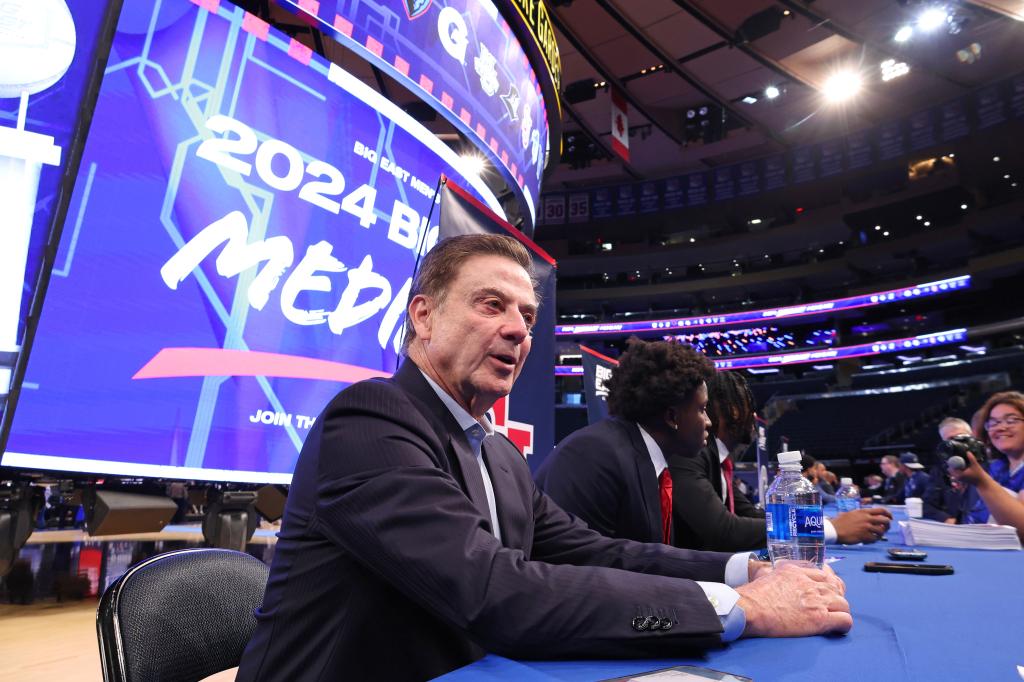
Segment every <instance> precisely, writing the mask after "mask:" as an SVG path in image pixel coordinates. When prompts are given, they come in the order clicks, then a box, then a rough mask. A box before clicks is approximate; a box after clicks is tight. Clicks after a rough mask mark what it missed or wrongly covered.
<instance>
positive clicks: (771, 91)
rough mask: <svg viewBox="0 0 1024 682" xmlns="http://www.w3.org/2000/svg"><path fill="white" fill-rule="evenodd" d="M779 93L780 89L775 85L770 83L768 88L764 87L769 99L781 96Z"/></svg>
mask: <svg viewBox="0 0 1024 682" xmlns="http://www.w3.org/2000/svg"><path fill="white" fill-rule="evenodd" d="M779 94H780V93H779V89H778V88H777V87H775V86H774V85H769V86H768V87H767V88H765V89H764V96H765V97H767V98H768V99H775V98H776V97H778V96H779Z"/></svg>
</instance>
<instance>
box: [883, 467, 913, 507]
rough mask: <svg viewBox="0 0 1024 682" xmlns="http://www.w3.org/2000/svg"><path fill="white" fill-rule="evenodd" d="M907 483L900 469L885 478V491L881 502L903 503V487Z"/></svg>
mask: <svg viewBox="0 0 1024 682" xmlns="http://www.w3.org/2000/svg"><path fill="white" fill-rule="evenodd" d="M906 483H907V477H906V476H904V475H903V472H902V471H897V472H896V473H895V474H894V475H893V476H892V477H890V478H887V479H885V492H884V493H883V494H882V502H883V503H885V504H903V500H904V498H905V497H906V495H905V494H904V492H903V487H904V486H905V485H906Z"/></svg>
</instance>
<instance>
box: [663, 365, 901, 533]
mask: <svg viewBox="0 0 1024 682" xmlns="http://www.w3.org/2000/svg"><path fill="white" fill-rule="evenodd" d="M708 401H709V402H708V416H709V417H710V419H711V436H710V437H709V438H708V441H707V444H706V445H705V447H704V448H703V449H702V450H701V451H700V453H699V454H698V455H697V456H696V457H670V458H669V469H670V471H671V472H672V493H673V504H672V511H673V519H674V527H675V543H676V545H677V546H679V547H688V548H690V549H708V550H717V551H735V550H739V549H751V548H759V547H764V546H765V544H766V542H767V537H766V530H765V519H764V517H765V514H764V511H763V510H760V509H758V508H757V507H755V506H754V505H753V504H752V503H751V502H750V500H749V499H748V498H747V496H746V495H744V494H743V493H742V492H741V491H740V490H739V485H738V484H739V478H738V477H734V476H733V458H734V457H737V456H738V455H739V454H741V453H742V452H743V451H745V450H746V449H747V448H748V447H749V446H750V444H751V443H752V442H753V438H754V399H753V395H752V394H751V392H750V388H749V387H748V386H747V382H746V380H745V379H744V378H743V375H742V374H740V373H739V372H717V373H716V374H715V375H714V376H713V377H712V378H711V380H710V381H708ZM890 520H891V515H890V514H889V512H888V511H887V510H885V509H858V510H855V511H851V512H846V513H843V514H839V515H838V516H836V517H835V518H833V519H831V520H829V519H825V540H826V542H840V543H847V544H855V543H859V542H875V541H876V540H878V538H880V537H881V536H882V535H884V534H885V531H886V530H888V528H889V523H890Z"/></svg>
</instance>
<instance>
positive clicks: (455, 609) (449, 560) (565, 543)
mask: <svg viewBox="0 0 1024 682" xmlns="http://www.w3.org/2000/svg"><path fill="white" fill-rule="evenodd" d="M483 456H484V460H485V463H486V465H487V468H488V471H489V472H490V477H491V479H492V482H493V486H494V493H495V497H496V500H497V514H498V522H499V524H500V526H501V536H502V542H499V541H498V540H497V539H496V538H495V537H494V535H493V534H492V533H491V526H490V520H489V519H490V516H489V513H488V511H487V506H486V504H487V503H486V497H485V494H484V490H483V483H482V479H481V478H480V475H479V467H478V466H477V463H476V460H475V458H474V456H473V454H472V451H471V450H470V448H469V445H468V443H467V441H466V438H465V435H464V434H463V433H462V431H461V430H460V429H459V427H458V425H457V423H456V421H455V419H454V417H453V416H452V415H451V413H450V412H449V411H448V409H447V408H446V407H445V406H444V403H442V402H441V401H440V400H439V399H438V397H437V395H436V394H435V393H434V392H433V390H432V389H431V387H430V386H429V384H427V382H426V380H425V379H424V378H423V376H422V374H421V373H420V372H419V370H418V368H417V367H416V366H415V365H414V364H413V363H412V362H410V361H406V362H405V363H404V364H403V366H402V367H401V369H399V371H398V373H397V374H396V375H395V376H394V377H393V378H392V379H388V380H380V379H378V380H370V381H364V382H360V383H358V384H354V385H352V386H350V387H348V388H347V389H345V390H344V391H342V392H341V393H339V394H338V395H337V396H336V397H335V398H334V399H333V400H332V401H331V403H330V404H329V405H328V406H327V408H326V409H325V410H324V411H323V413H321V415H320V416H319V417H318V418H317V420H316V423H315V425H314V426H313V428H312V429H310V433H309V436H308V437H307V438H306V442H305V445H304V446H303V448H302V452H301V454H300V455H299V460H298V463H297V465H296V468H295V473H294V477H293V479H292V486H291V491H290V494H289V495H288V502H287V505H286V508H285V514H284V521H283V524H282V527H281V533H280V536H279V538H280V539H279V540H278V543H277V547H276V550H275V553H274V559H273V562H272V565H271V569H270V578H269V581H268V583H267V591H266V594H265V595H264V599H263V605H262V606H261V607H260V608H259V609H258V610H257V612H256V617H257V625H256V631H255V633H254V635H253V638H252V640H251V641H250V642H249V646H248V647H247V649H246V651H245V654H244V655H243V658H242V662H241V665H240V667H239V672H238V677H237V679H238V680H240V681H242V682H246V681H249V680H340V679H352V680H359V679H380V680H421V679H427V678H431V677H435V676H437V675H441V674H442V673H445V672H447V671H450V670H453V669H455V668H457V667H459V666H463V665H466V664H468V663H471V662H473V661H475V660H477V659H479V658H481V657H482V656H483V655H484V654H485V653H486V652H494V653H497V654H500V655H504V656H509V657H516V658H531V657H532V658H557V657H576V658H588V657H609V656H614V657H639V656H659V657H669V656H679V655H681V654H680V653H679V652H680V650H682V649H691V650H692V649H694V648H701V647H708V646H714V645H717V644H718V643H720V641H721V638H720V634H721V631H722V625H721V621H720V619H719V617H718V616H717V615H716V613H715V611H714V609H713V608H712V607H711V605H710V604H709V602H708V600H707V598H706V597H705V595H704V592H703V591H702V590H701V588H700V586H699V585H697V584H696V583H694V582H691V581H690V580H684V579H680V578H690V579H693V580H706V581H717V582H721V581H722V580H723V579H724V573H725V565H726V562H727V561H728V559H729V555H728V554H712V553H698V552H688V551H685V550H679V549H675V548H672V547H668V546H665V545H660V544H657V545H655V544H640V543H635V542H630V541H625V540H612V539H608V538H605V537H603V536H601V535H600V534H598V533H597V532H595V531H592V530H590V529H588V528H587V527H586V526H585V525H584V524H583V523H581V522H580V521H578V520H576V519H573V518H572V517H571V516H569V515H568V514H566V513H565V512H563V511H562V510H561V509H559V508H558V507H557V506H556V505H555V504H554V503H553V502H552V501H551V500H550V499H549V498H548V497H547V496H546V495H543V494H542V493H540V492H539V491H538V489H537V488H536V486H535V485H534V483H533V479H532V478H531V476H530V471H529V468H528V467H527V465H526V461H525V460H524V459H523V457H522V456H521V455H520V453H519V451H518V450H516V448H515V446H514V445H512V443H511V442H510V441H508V440H507V439H505V438H503V437H500V436H496V437H492V438H488V439H487V440H486V441H485V442H484V446H483ZM474 474H475V475H474ZM620 569H624V570H620ZM629 571H643V572H645V573H647V574H650V575H645V574H641V573H634V572H629ZM638 617H640V620H639V621H638V620H636V619H637V618H638ZM652 619H653V620H652ZM652 622H653V623H657V624H658V625H659V627H658V629H656V630H655V629H652V628H650V627H646V628H645V627H644V626H643V623H652ZM637 623H639V624H640V625H637ZM634 626H636V627H634ZM665 626H668V627H665Z"/></svg>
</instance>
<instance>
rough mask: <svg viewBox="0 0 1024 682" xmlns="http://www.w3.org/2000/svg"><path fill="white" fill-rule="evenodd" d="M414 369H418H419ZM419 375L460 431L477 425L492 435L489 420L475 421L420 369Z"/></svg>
mask: <svg viewBox="0 0 1024 682" xmlns="http://www.w3.org/2000/svg"><path fill="white" fill-rule="evenodd" d="M416 369H419V367H417V368H416ZM420 374H422V375H423V378H424V379H426V380H427V383H428V384H430V388H432V389H434V393H436V394H437V397H438V398H440V399H441V402H442V403H444V406H445V407H447V408H448V411H449V412H451V413H452V416H453V417H455V421H456V422H457V423H458V425H459V428H460V429H462V430H463V431H464V432H465V431H468V430H469V429H471V428H473V427H474V426H477V425H479V426H482V427H483V429H484V433H486V434H487V435H488V436H493V435H494V426H492V425H491V420H490V419H476V418H475V417H473V415H471V414H470V413H469V412H466V410H465V408H463V407H462V405H459V404H458V403H457V402H455V398H453V397H451V396H450V395H448V392H447V391H445V390H444V389H443V388H441V387H440V386H438V385H437V383H436V382H435V381H434V380H433V379H431V378H430V377H429V376H427V373H426V372H424V371H423V370H422V369H420Z"/></svg>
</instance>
